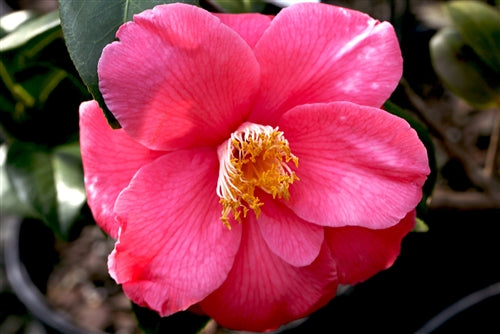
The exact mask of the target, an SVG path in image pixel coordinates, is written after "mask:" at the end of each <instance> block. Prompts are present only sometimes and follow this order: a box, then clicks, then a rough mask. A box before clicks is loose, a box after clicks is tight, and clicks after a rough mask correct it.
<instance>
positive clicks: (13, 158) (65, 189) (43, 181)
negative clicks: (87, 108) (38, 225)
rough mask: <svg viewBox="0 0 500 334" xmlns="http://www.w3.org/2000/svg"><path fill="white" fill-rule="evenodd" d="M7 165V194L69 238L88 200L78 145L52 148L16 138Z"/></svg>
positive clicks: (8, 154)
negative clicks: (45, 147) (73, 224)
mask: <svg viewBox="0 0 500 334" xmlns="http://www.w3.org/2000/svg"><path fill="white" fill-rule="evenodd" d="M5 167H6V168H5V170H6V174H7V180H8V184H9V185H10V187H9V188H6V189H5V192H6V193H8V192H10V194H8V195H7V196H9V197H11V198H12V200H13V201H14V200H17V199H18V200H19V203H20V205H21V206H20V207H21V208H25V209H26V210H24V212H23V214H25V216H30V217H35V218H39V219H41V220H43V221H44V222H45V223H46V224H47V225H48V226H49V227H50V228H52V230H53V231H54V232H55V233H56V234H57V235H59V236H61V237H63V238H66V237H67V236H68V233H69V232H70V229H71V227H72V223H73V222H74V220H75V218H76V217H77V216H78V214H79V212H80V210H81V208H82V206H83V205H84V203H85V199H86V197H85V190H84V185H83V171H82V167H81V159H80V155H79V151H78V144H72V145H65V146H59V147H56V148H55V149H54V150H50V151H49V150H46V149H44V148H43V147H40V146H37V145H35V144H33V143H23V142H19V141H14V142H13V143H12V144H11V145H10V147H9V150H8V153H7V159H6V164H5ZM3 193H4V190H3V189H2V194H3Z"/></svg>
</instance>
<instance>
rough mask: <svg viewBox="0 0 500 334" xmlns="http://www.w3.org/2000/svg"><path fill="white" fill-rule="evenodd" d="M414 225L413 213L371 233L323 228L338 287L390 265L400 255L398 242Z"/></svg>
mask: <svg viewBox="0 0 500 334" xmlns="http://www.w3.org/2000/svg"><path fill="white" fill-rule="evenodd" d="M414 225H415V211H413V212H410V213H409V214H408V215H407V216H406V217H405V218H404V219H403V220H402V221H401V222H400V223H398V224H397V225H395V226H393V227H390V228H387V229H382V230H370V229H367V228H363V227H358V226H347V227H340V228H326V236H325V239H326V240H327V243H328V246H329V247H330V250H331V252H332V255H333V257H334V258H335V262H336V263H337V270H338V275H339V283H340V284H355V283H358V282H361V281H364V280H366V279H368V278H369V277H371V276H373V275H375V274H376V273H378V272H379V271H381V270H385V269H387V268H389V267H390V266H392V264H393V263H394V261H395V260H396V258H397V257H398V255H399V252H400V248H401V240H402V239H403V237H404V236H405V235H406V234H408V233H409V232H410V231H411V230H412V228H413V226H414Z"/></svg>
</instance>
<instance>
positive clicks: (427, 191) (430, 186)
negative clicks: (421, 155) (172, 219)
mask: <svg viewBox="0 0 500 334" xmlns="http://www.w3.org/2000/svg"><path fill="white" fill-rule="evenodd" d="M384 109H385V110H387V111H388V112H390V113H391V114H393V115H396V116H398V117H401V118H403V119H404V120H406V121H407V122H408V123H409V124H410V126H411V127H412V128H413V129H414V130H415V131H416V132H417V135H418V138H419V139H420V140H421V141H422V143H423V144H424V146H425V148H426V149H427V159H428V160H429V167H430V169H431V173H430V174H429V175H428V176H427V180H426V181H425V184H424V186H423V187H422V192H423V194H422V200H421V201H420V203H419V205H418V207H417V211H418V213H419V214H421V213H424V212H425V211H426V210H427V205H426V202H427V198H429V197H430V196H431V194H432V191H433V190H434V186H435V185H436V180H437V175H438V168H437V161H436V149H435V147H434V143H433V142H432V138H431V136H430V134H429V130H428V129H427V127H426V126H425V125H424V124H423V123H421V122H420V121H419V120H417V119H416V118H415V117H413V116H412V115H411V114H410V113H409V112H407V111H405V110H403V109H402V108H401V107H399V106H398V105H396V104H394V103H392V102H391V101H387V102H386V103H385V104H384Z"/></svg>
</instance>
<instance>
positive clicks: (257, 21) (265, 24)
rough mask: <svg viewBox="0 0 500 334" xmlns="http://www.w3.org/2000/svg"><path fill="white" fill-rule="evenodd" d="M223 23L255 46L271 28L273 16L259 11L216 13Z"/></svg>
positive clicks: (251, 45) (250, 44)
mask: <svg viewBox="0 0 500 334" xmlns="http://www.w3.org/2000/svg"><path fill="white" fill-rule="evenodd" d="M214 15H215V16H217V17H218V18H219V19H220V20H221V22H222V23H224V24H225V25H227V26H229V27H231V29H233V30H234V31H236V32H237V33H238V34H239V35H240V36H241V37H242V38H243V39H244V40H245V41H246V42H247V43H248V45H249V46H250V47H251V48H253V47H254V46H255V44H256V43H257V42H258V41H259V39H260V38H261V36H262V34H263V33H264V31H266V29H267V28H269V24H270V23H271V20H272V19H273V17H272V16H269V15H262V14H257V13H250V14H218V13H214Z"/></svg>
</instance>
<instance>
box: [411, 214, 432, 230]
mask: <svg viewBox="0 0 500 334" xmlns="http://www.w3.org/2000/svg"><path fill="white" fill-rule="evenodd" d="M428 231H429V226H428V225H427V224H426V223H425V222H424V221H423V220H422V219H420V218H418V217H417V218H416V219H415V226H414V227H413V232H418V233H425V232H428Z"/></svg>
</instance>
